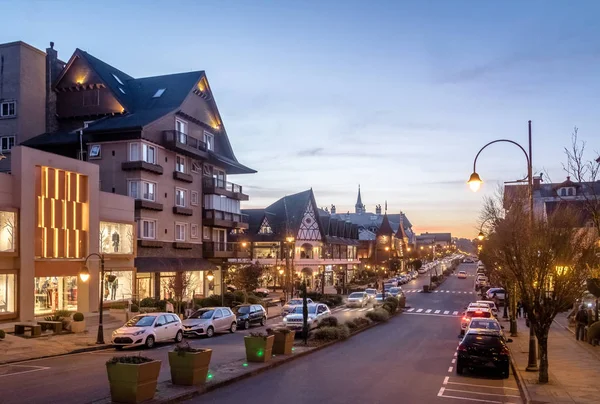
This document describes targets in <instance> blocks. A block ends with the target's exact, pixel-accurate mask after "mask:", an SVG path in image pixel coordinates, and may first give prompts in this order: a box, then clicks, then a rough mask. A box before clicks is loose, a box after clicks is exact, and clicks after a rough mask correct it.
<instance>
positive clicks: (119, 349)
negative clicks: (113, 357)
mask: <svg viewBox="0 0 600 404" xmlns="http://www.w3.org/2000/svg"><path fill="white" fill-rule="evenodd" d="M115 349H116V350H117V351H122V350H123V346H122V345H115Z"/></svg>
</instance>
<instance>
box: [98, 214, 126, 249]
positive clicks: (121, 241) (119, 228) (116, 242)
mask: <svg viewBox="0 0 600 404" xmlns="http://www.w3.org/2000/svg"><path fill="white" fill-rule="evenodd" d="M133 242H134V240H133V225H132V224H126V223H113V222H100V251H101V252H103V253H104V254H133Z"/></svg>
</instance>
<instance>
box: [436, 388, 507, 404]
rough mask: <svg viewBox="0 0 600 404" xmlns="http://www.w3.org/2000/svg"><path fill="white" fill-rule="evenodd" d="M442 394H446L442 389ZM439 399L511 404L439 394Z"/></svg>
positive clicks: (502, 403)
mask: <svg viewBox="0 0 600 404" xmlns="http://www.w3.org/2000/svg"><path fill="white" fill-rule="evenodd" d="M442 389H444V388H443V387H442ZM444 390H445V389H444ZM440 392H441V393H442V394H444V392H443V391H441V389H440ZM438 397H442V398H456V399H459V400H467V401H477V402H480V403H491V404H510V403H505V402H504V401H492V400H480V399H478V398H467V397H457V396H444V395H441V394H440V393H438Z"/></svg>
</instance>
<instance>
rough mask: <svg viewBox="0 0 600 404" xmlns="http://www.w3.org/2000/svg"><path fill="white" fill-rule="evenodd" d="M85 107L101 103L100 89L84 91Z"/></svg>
mask: <svg viewBox="0 0 600 404" xmlns="http://www.w3.org/2000/svg"><path fill="white" fill-rule="evenodd" d="M82 97H83V106H84V107H97V106H98V105H100V92H99V90H86V91H83V92H82Z"/></svg>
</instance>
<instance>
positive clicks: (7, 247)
mask: <svg viewBox="0 0 600 404" xmlns="http://www.w3.org/2000/svg"><path fill="white" fill-rule="evenodd" d="M15 219H16V218H15V213H14V212H0V252H14V251H15Z"/></svg>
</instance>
